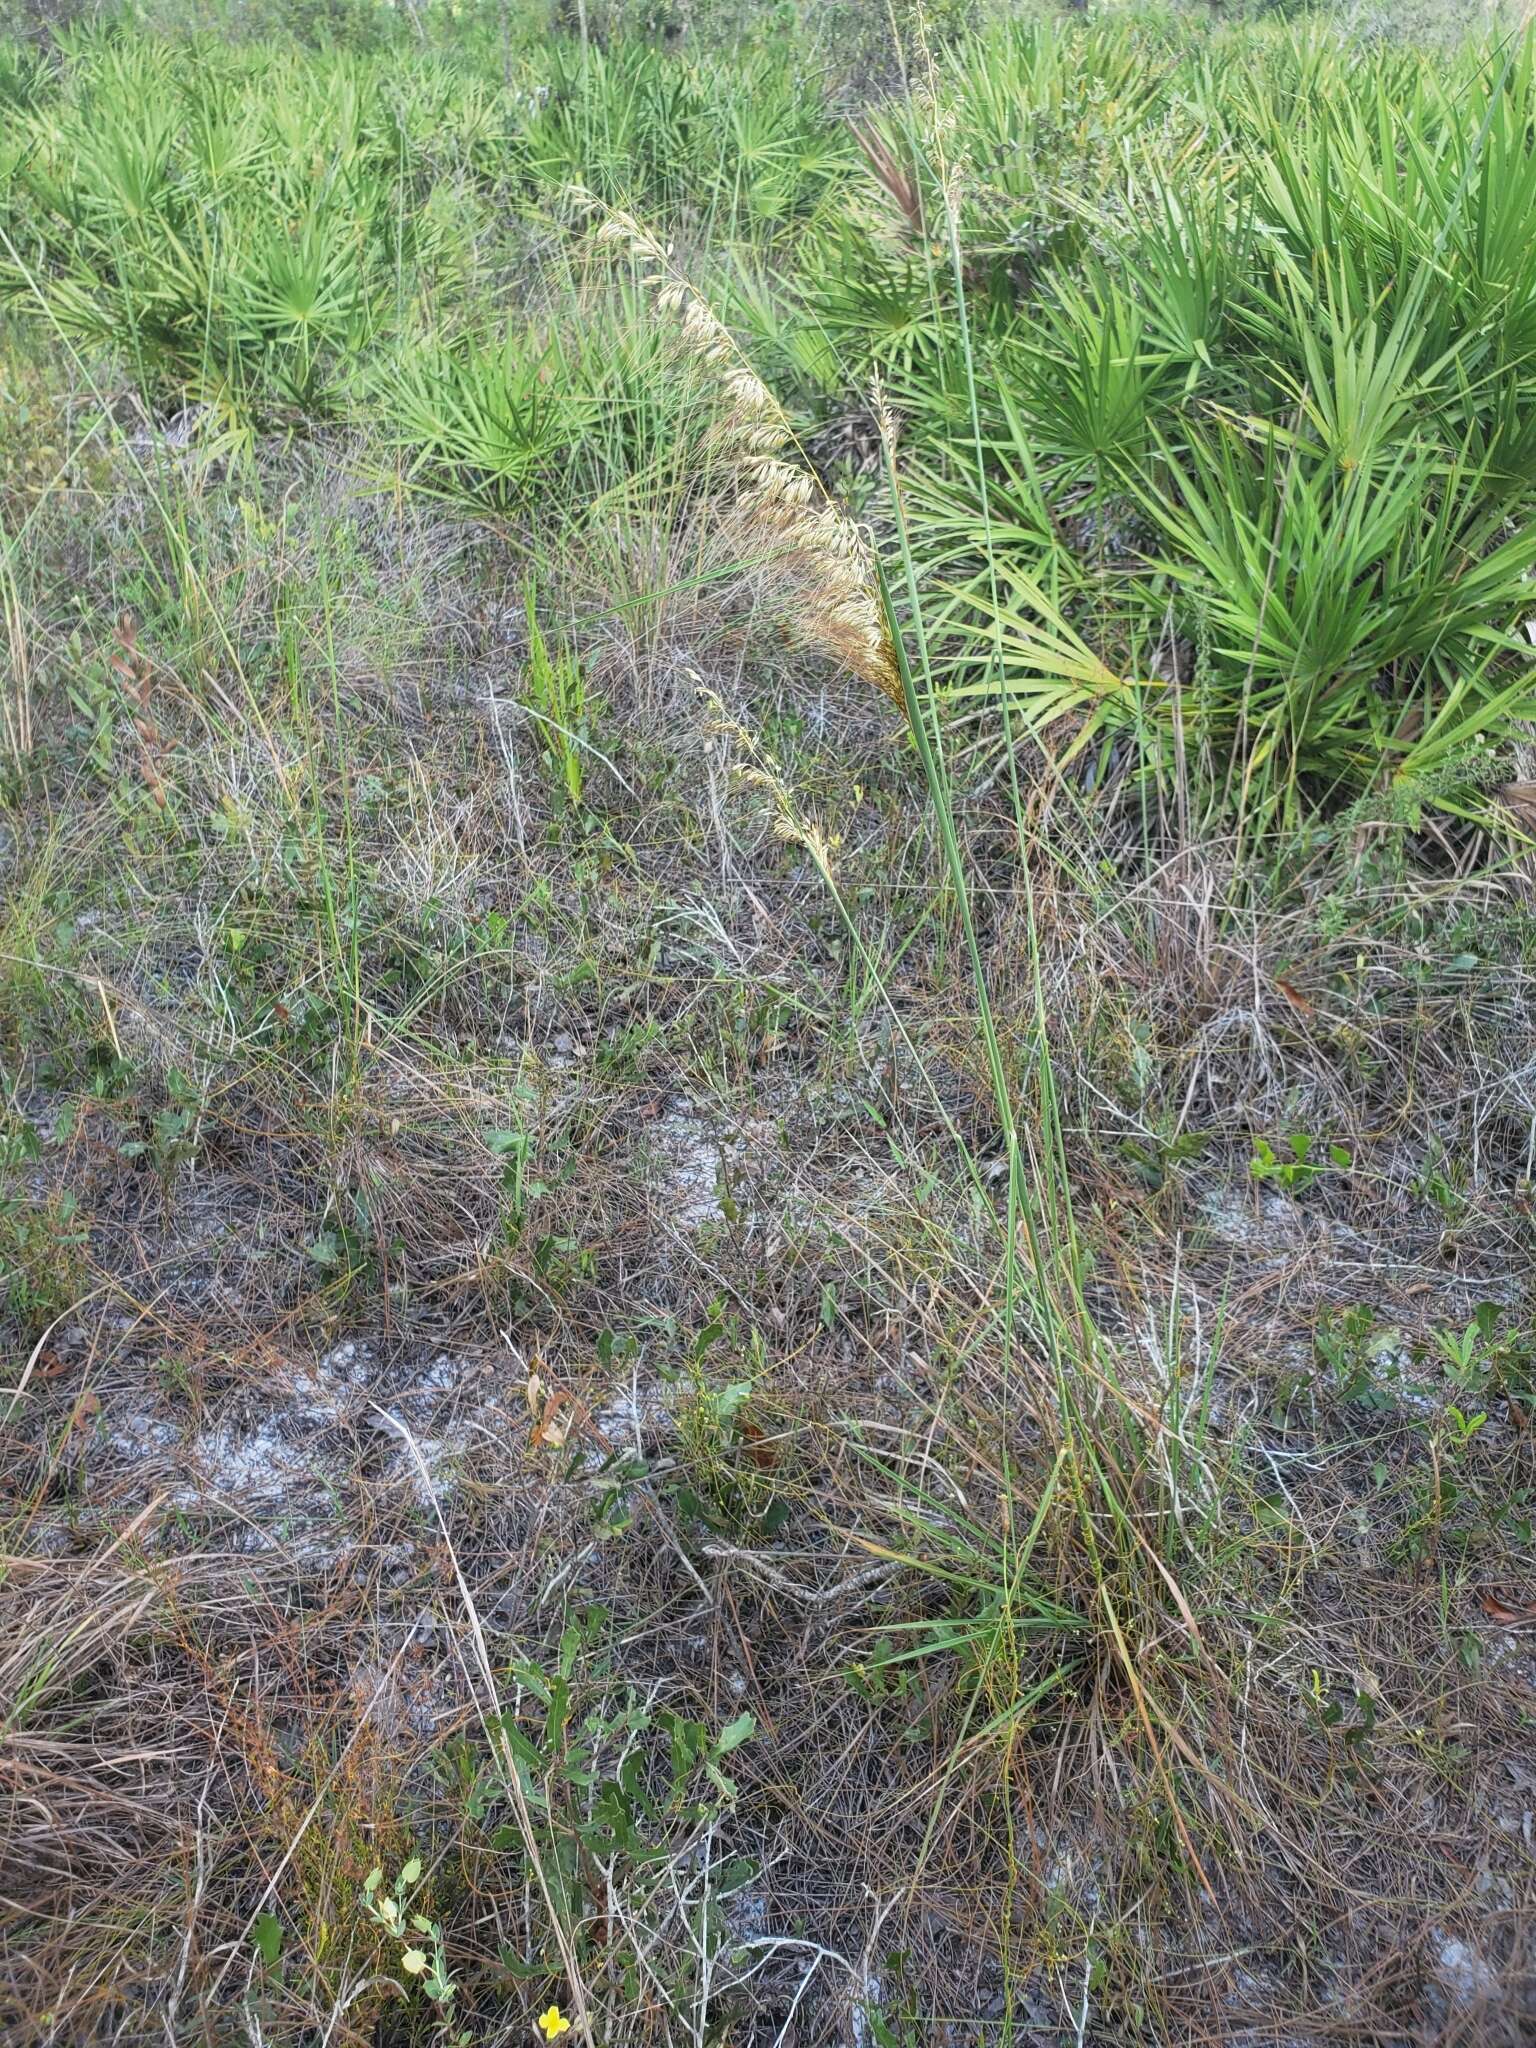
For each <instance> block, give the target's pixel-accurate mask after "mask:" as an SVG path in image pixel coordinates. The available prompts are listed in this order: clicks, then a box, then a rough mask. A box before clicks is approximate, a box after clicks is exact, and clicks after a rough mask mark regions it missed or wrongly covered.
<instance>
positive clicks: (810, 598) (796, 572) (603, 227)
mask: <svg viewBox="0 0 1536 2048" xmlns="http://www.w3.org/2000/svg"><path fill="white" fill-rule="evenodd" d="M575 196H576V199H577V203H578V204H579V205H581V206H583V207H584V208H587V209H592V208H595V207H596V205H597V202H596V201H595V200H593V199H592V198H591V196H590V194H587V193H585V192H581V193H578V194H577V195H575ZM593 240H594V243H595V244H596V246H597V247H598V248H600V249H606V250H617V251H623V252H626V253H627V254H628V255H630V256H631V257H632V258H634V260H635V261H636V262H637V263H638V264H639V265H640V266H641V268H640V280H641V283H642V285H643V287H644V288H645V290H646V291H648V292H649V293H650V294H651V295H652V297H653V298H654V300H655V303H656V305H657V307H658V309H659V310H660V311H662V312H664V313H667V314H669V315H671V316H672V317H673V318H674V319H675V321H676V323H677V328H676V332H677V338H678V342H679V345H680V346H681V348H682V349H683V350H684V351H685V353H686V354H687V355H688V356H689V357H691V358H692V360H694V361H695V362H697V363H699V364H701V365H702V366H703V367H704V368H705V369H706V370H707V371H708V372H709V374H710V375H711V376H712V377H713V378H714V379H715V381H716V385H717V389H718V392H719V396H720V398H721V400H722V406H721V411H720V415H719V417H718V418H717V420H716V421H715V423H714V426H713V429H712V431H711V434H710V437H709V446H710V449H711V452H712V453H713V454H714V455H715V456H716V457H717V458H718V459H719V460H720V462H721V463H722V465H723V467H724V470H725V473H726V475H727V476H728V477H729V478H730V479H731V482H732V486H733V490H734V496H733V499H732V503H731V510H732V513H733V516H734V518H735V519H736V521H737V523H738V524H739V525H740V526H741V527H742V529H743V531H744V532H746V533H749V534H752V535H755V536H762V537H766V538H769V539H771V540H772V541H773V543H774V544H775V545H774V554H773V558H772V559H773V562H774V565H775V567H776V568H778V569H779V570H781V571H782V572H784V573H785V574H786V575H787V576H788V577H789V578H790V579H791V580H792V581H793V582H794V584H795V586H796V591H797V595H798V596H799V597H801V598H802V599H803V600H804V608H803V610H802V611H801V613H800V616H799V625H800V631H801V633H802V635H803V637H804V639H805V640H806V641H807V642H808V644H810V645H812V646H816V647H820V648H821V649H823V650H824V651H825V652H826V653H828V654H830V655H832V656H833V658H834V659H835V660H837V661H839V662H841V663H842V665H843V666H844V667H846V668H847V669H848V670H849V671H850V672H851V673H852V674H854V675H856V676H857V677H859V679H860V680H861V681H862V682H866V683H871V684H873V685H874V687H875V688H876V689H877V690H880V691H882V692H883V693H884V695H885V696H887V697H889V698H890V700H891V702H892V703H893V704H895V705H897V706H899V707H900V708H901V709H902V710H903V711H905V710H906V708H907V705H906V697H905V693H904V691H903V687H902V680H901V669H900V665H899V662H898V660H897V654H896V645H895V640H894V637H893V634H892V630H891V625H890V620H889V616H888V613H887V610H886V607H885V604H884V602H883V601H882V598H881V595H880V588H879V582H878V578H877V575H876V571H875V565H874V561H873V559H872V557H871V555H870V551H869V547H868V545H867V543H866V541H865V539H864V536H863V534H862V533H861V532H860V531H859V528H858V526H857V525H856V524H855V523H854V521H853V520H852V519H851V518H849V516H848V514H847V513H846V512H844V511H843V510H842V509H841V507H840V506H838V505H837V504H835V503H834V502H833V500H832V499H831V498H830V497H829V496H828V495H827V492H826V491H825V489H824V488H823V487H822V485H821V484H820V482H819V481H818V480H817V479H816V477H814V476H813V475H812V474H811V473H810V471H809V470H806V469H803V468H801V467H799V466H798V465H797V464H796V463H794V462H791V461H789V460H788V459H787V451H789V450H790V449H792V448H793V446H794V430H793V428H792V427H791V425H790V423H789V420H788V418H787V417H786V415H785V412H784V408H783V407H782V406H781V405H780V404H779V401H778V400H777V399H776V398H775V397H774V395H773V393H772V392H771V391H770V390H769V389H768V386H767V385H766V384H765V383H764V382H763V380H762V378H761V377H759V376H758V374H757V372H756V371H755V370H754V369H753V368H752V366H751V364H750V363H749V362H748V361H747V360H746V357H745V356H744V355H743V353H742V351H741V349H740V347H739V346H738V345H737V343H736V341H735V339H734V337H733V336H732V334H731V332H730V330H729V329H728V328H727V327H726V325H725V323H724V322H723V321H722V320H721V318H720V316H719V315H718V313H716V311H715V309H714V308H713V306H711V305H710V303H709V301H708V300H707V299H706V298H705V297H704V295H703V294H702V292H700V291H699V290H698V289H697V288H696V287H695V286H694V285H692V284H690V283H689V282H688V280H687V279H686V278H685V277H683V276H682V275H681V274H680V273H679V271H678V270H677V268H676V265H675V264H674V263H673V261H672V259H671V256H670V254H669V252H668V250H667V249H666V248H665V247H664V246H663V244H662V243H661V242H659V241H658V240H657V238H656V237H655V236H654V235H653V234H651V233H650V231H649V230H648V229H646V228H644V227H642V226H641V224H640V223H639V222H638V221H637V220H636V219H635V218H634V217H633V215H631V214H628V213H622V212H608V213H607V214H606V215H605V217H604V219H603V221H602V223H601V224H600V226H599V227H598V228H597V230H596V232H595V234H594V236H593Z"/></svg>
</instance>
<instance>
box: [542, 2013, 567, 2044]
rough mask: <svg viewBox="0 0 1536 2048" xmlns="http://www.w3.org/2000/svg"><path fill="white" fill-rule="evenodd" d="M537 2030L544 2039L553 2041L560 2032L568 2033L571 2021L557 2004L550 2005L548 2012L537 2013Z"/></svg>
mask: <svg viewBox="0 0 1536 2048" xmlns="http://www.w3.org/2000/svg"><path fill="white" fill-rule="evenodd" d="M539 2031H540V2032H541V2033H542V2034H543V2036H544V2038H545V2040H546V2041H553V2040H555V2039H556V2038H557V2037H558V2036H559V2035H561V2034H568V2033H569V2032H570V2031H571V2023H570V2021H569V2020H568V2019H567V2018H566V2016H565V2014H564V2013H563V2012H562V2011H561V2010H560V2008H559V2006H558V2005H552V2006H551V2007H550V2008H549V2011H548V2012H541V2013H540V2014H539Z"/></svg>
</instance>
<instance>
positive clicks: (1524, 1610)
mask: <svg viewBox="0 0 1536 2048" xmlns="http://www.w3.org/2000/svg"><path fill="white" fill-rule="evenodd" d="M1477 1604H1478V1606H1479V1607H1481V1608H1482V1610H1483V1612H1484V1614H1486V1615H1487V1617H1488V1619H1489V1620H1490V1621H1492V1622H1496V1623H1497V1624H1498V1626H1499V1627H1500V1628H1529V1627H1530V1626H1531V1624H1532V1623H1533V1622H1536V1600H1523V1601H1509V1600H1506V1599H1505V1598H1504V1597H1503V1595H1502V1594H1499V1593H1495V1592H1493V1591H1491V1590H1485V1591H1483V1592H1481V1593H1479V1594H1478V1596H1477Z"/></svg>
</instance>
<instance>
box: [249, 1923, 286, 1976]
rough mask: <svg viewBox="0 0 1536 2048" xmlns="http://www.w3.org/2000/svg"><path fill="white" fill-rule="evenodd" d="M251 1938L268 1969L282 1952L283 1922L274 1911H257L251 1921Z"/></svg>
mask: <svg viewBox="0 0 1536 2048" xmlns="http://www.w3.org/2000/svg"><path fill="white" fill-rule="evenodd" d="M251 1940H252V1941H253V1942H254V1943H255V1944H256V1952H257V1954H258V1955H259V1956H260V1957H261V1960H262V1961H263V1962H264V1963H265V1964H266V1966H267V1968H268V1969H269V1970H270V1969H271V1967H272V1966H273V1964H274V1963H275V1962H276V1961H277V1959H278V1957H279V1956H280V1955H281V1954H282V1952H283V1924H282V1922H281V1921H280V1920H279V1919H278V1917H277V1915H276V1914H275V1913H258V1914H257V1915H256V1918H255V1920H254V1921H253V1922H252V1923H251Z"/></svg>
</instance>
